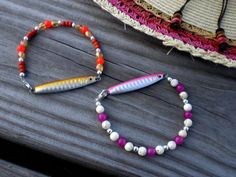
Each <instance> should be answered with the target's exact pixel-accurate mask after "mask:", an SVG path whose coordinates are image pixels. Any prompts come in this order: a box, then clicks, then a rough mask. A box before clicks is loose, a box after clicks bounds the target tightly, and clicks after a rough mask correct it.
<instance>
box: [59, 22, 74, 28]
mask: <svg viewBox="0 0 236 177" xmlns="http://www.w3.org/2000/svg"><path fill="white" fill-rule="evenodd" d="M72 23H73V22H72V21H62V23H61V26H64V27H72Z"/></svg>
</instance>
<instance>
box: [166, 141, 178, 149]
mask: <svg viewBox="0 0 236 177" xmlns="http://www.w3.org/2000/svg"><path fill="white" fill-rule="evenodd" d="M167 146H168V147H169V149H170V150H174V149H175V148H176V143H175V142H174V141H169V142H168V143H167Z"/></svg>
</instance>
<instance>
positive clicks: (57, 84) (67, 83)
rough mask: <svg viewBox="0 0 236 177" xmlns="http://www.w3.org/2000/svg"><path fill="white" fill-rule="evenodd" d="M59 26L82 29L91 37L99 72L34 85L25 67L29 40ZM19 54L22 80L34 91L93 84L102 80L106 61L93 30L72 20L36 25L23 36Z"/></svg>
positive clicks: (40, 91) (55, 90)
mask: <svg viewBox="0 0 236 177" xmlns="http://www.w3.org/2000/svg"><path fill="white" fill-rule="evenodd" d="M58 26H63V27H72V28H75V29H76V30H78V31H80V32H81V33H82V34H83V35H85V36H86V37H87V38H89V39H90V41H91V42H92V44H93V46H94V48H95V49H96V70H97V74H96V76H81V77H74V78H68V79H63V80H57V81H52V82H48V83H44V84H41V85H38V86H35V87H32V86H31V85H30V84H29V83H28V82H27V81H26V80H25V76H26V74H25V73H26V67H25V65H26V64H25V53H26V49H27V46H28V41H29V40H30V39H32V38H33V37H35V36H36V35H37V34H38V32H40V31H43V30H46V29H50V28H55V27H58ZM16 50H17V52H18V53H17V56H18V69H19V76H20V78H21V81H22V82H23V83H24V85H25V86H26V87H27V88H28V89H29V90H30V91H31V92H33V93H54V92H60V91H67V90H71V89H75V88H79V87H83V86H86V85H89V84H92V83H94V82H97V81H99V80H101V74H102V72H103V65H104V63H105V60H104V57H103V54H102V51H101V49H100V44H99V42H98V41H97V40H96V38H95V37H94V35H93V34H92V32H91V31H90V30H89V28H88V27H87V26H83V25H76V24H75V23H73V22H72V21H50V20H46V21H45V22H43V23H40V24H39V25H38V26H36V27H35V28H34V29H32V30H31V31H30V32H28V33H27V34H26V36H25V37H24V38H23V40H22V41H21V42H20V44H19V45H18V46H17V49H16Z"/></svg>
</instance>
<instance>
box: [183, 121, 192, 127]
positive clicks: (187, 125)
mask: <svg viewBox="0 0 236 177" xmlns="http://www.w3.org/2000/svg"><path fill="white" fill-rule="evenodd" d="M184 125H185V126H186V127H191V126H192V125H193V121H192V120H191V119H185V120H184Z"/></svg>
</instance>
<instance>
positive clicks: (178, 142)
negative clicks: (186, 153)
mask: <svg viewBox="0 0 236 177" xmlns="http://www.w3.org/2000/svg"><path fill="white" fill-rule="evenodd" d="M174 141H175V143H176V144H177V145H182V144H183V143H184V138H183V137H182V136H176V137H175V138H174Z"/></svg>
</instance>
